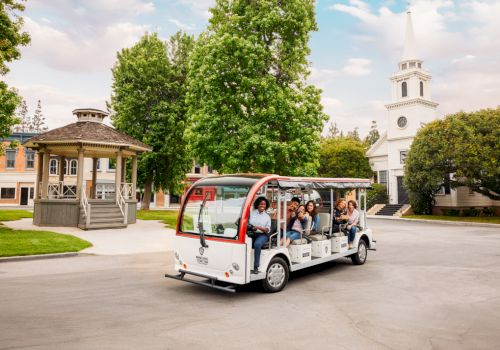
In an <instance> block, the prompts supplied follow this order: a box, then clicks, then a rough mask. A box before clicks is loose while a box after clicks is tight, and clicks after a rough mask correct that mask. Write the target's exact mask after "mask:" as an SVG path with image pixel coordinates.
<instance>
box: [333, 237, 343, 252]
mask: <svg viewBox="0 0 500 350" xmlns="http://www.w3.org/2000/svg"><path fill="white" fill-rule="evenodd" d="M331 241H332V253H343V252H346V251H347V236H341V237H333V238H332V239H331Z"/></svg>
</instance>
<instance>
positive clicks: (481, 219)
mask: <svg viewBox="0 0 500 350" xmlns="http://www.w3.org/2000/svg"><path fill="white" fill-rule="evenodd" d="M403 218H404V219H426V220H445V221H462V222H481V223H487V224H500V217H498V216H492V217H483V216H479V217H476V216H473V217H472V216H470V217H469V216H443V215H408V216H403Z"/></svg>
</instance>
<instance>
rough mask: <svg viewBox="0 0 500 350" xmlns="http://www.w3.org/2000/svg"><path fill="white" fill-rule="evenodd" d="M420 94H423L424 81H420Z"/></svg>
mask: <svg viewBox="0 0 500 350" xmlns="http://www.w3.org/2000/svg"><path fill="white" fill-rule="evenodd" d="M420 96H422V97H423V96H424V82H423V81H421V82H420Z"/></svg>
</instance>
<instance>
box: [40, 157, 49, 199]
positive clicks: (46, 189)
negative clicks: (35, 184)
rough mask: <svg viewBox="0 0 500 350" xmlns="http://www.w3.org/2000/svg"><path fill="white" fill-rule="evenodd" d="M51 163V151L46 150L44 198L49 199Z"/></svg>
mask: <svg viewBox="0 0 500 350" xmlns="http://www.w3.org/2000/svg"><path fill="white" fill-rule="evenodd" d="M49 162H50V150H48V149H45V151H44V153H43V170H42V198H43V199H47V197H48V190H49Z"/></svg>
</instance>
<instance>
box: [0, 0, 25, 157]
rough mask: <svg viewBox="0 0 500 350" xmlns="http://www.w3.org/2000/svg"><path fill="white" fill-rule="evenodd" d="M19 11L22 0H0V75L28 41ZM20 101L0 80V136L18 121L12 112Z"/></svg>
mask: <svg viewBox="0 0 500 350" xmlns="http://www.w3.org/2000/svg"><path fill="white" fill-rule="evenodd" d="M21 11H24V5H23V4H22V1H15V0H0V76H3V75H5V74H7V73H8V72H9V68H8V67H7V63H8V62H12V61H13V60H16V59H19V58H20V57H21V53H20V51H19V47H20V46H25V45H28V43H29V41H30V37H29V35H28V34H27V33H25V32H22V26H23V19H22V17H20V16H19V15H18V12H21ZM20 103H21V98H20V97H19V96H18V94H17V91H16V90H15V89H13V88H9V87H8V85H7V84H6V83H5V82H4V81H0V137H2V138H3V137H6V136H8V135H9V134H10V127H11V126H13V125H15V124H16V123H18V122H19V120H18V119H17V118H16V117H15V116H14V112H15V110H16V108H17V106H18V105H19V104H20ZM2 150H3V149H2V148H0V152H1V151H2Z"/></svg>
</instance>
